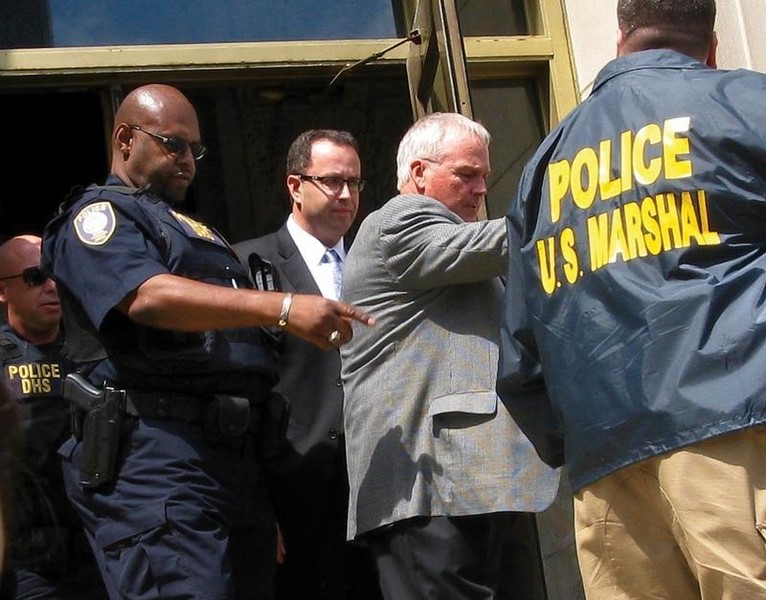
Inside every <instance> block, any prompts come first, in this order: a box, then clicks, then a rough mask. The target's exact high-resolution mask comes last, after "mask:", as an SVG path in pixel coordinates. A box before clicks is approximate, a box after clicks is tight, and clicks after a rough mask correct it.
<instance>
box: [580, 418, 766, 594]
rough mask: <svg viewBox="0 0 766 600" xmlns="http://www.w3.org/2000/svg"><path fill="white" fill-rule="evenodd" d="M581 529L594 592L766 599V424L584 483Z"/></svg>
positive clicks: (588, 583)
mask: <svg viewBox="0 0 766 600" xmlns="http://www.w3.org/2000/svg"><path fill="white" fill-rule="evenodd" d="M575 536H576V540H577V553H578V561H579V563H580V572H581V574H582V578H583V585H584V587H585V592H586V596H587V598H588V600H622V599H625V600H628V599H629V600H643V599H647V600H649V599H652V600H658V599H665V598H666V599H668V600H687V599H688V600H699V599H702V600H755V599H764V598H766V427H764V426H759V427H754V428H751V429H745V430H741V431H737V432H734V433H729V434H725V435H722V436H718V437H715V438H712V439H709V440H706V441H703V442H699V443H697V444H693V445H691V446H686V447H684V448H681V449H679V450H675V451H672V452H668V453H666V454H662V455H660V456H656V457H654V458H651V459H648V460H645V461H642V462H640V463H637V464H635V465H631V466H629V467H626V468H624V469H621V470H619V471H616V472H615V473H612V474H611V475H608V476H606V477H604V478H603V479H600V480H598V481H596V482H595V483H592V484H590V485H588V486H586V487H584V488H582V489H581V490H579V491H578V493H577V494H576V495H575Z"/></svg>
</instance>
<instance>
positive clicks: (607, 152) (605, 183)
mask: <svg viewBox="0 0 766 600" xmlns="http://www.w3.org/2000/svg"><path fill="white" fill-rule="evenodd" d="M598 161H599V166H598V186H599V192H600V193H601V199H602V200H606V199H608V198H614V197H615V196H618V195H619V194H620V192H621V191H622V190H621V182H620V179H610V177H611V176H612V140H601V142H600V143H599V145H598Z"/></svg>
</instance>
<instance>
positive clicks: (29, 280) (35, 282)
mask: <svg viewBox="0 0 766 600" xmlns="http://www.w3.org/2000/svg"><path fill="white" fill-rule="evenodd" d="M17 277H21V279H22V281H23V282H24V284H25V285H26V286H27V287H38V286H41V285H42V284H44V283H45V282H46V281H48V276H47V275H46V274H45V273H43V270H42V269H41V268H40V267H27V268H26V269H24V270H23V271H22V272H21V273H19V274H18V275H8V277H0V281H5V280H6V279H16V278H17Z"/></svg>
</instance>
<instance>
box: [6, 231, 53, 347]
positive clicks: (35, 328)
mask: <svg viewBox="0 0 766 600" xmlns="http://www.w3.org/2000/svg"><path fill="white" fill-rule="evenodd" d="M40 242H41V240H40V238H39V237H37V236H34V235H20V236H17V237H14V238H11V239H10V240H8V241H7V242H5V243H4V244H3V245H2V246H0V303H3V304H5V306H6V309H7V313H8V324H9V325H10V326H11V329H13V330H14V331H15V332H16V333H17V334H19V335H20V336H21V337H22V338H24V339H25V340H27V341H28V342H30V343H32V344H35V345H39V344H48V343H51V342H53V341H54V340H55V339H56V337H57V336H58V332H59V324H60V321H61V305H60V304H59V298H58V292H57V290H56V284H55V283H54V282H53V280H52V279H47V278H45V277H42V276H39V273H38V272H36V271H34V270H35V269H39V267H40ZM29 269H32V271H31V272H30V271H29ZM25 271H27V275H26V276H25V274H24V272H25Z"/></svg>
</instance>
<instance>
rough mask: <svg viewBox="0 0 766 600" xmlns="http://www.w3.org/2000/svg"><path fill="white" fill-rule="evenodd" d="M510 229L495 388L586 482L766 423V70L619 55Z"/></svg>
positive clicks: (650, 54)
mask: <svg viewBox="0 0 766 600" xmlns="http://www.w3.org/2000/svg"><path fill="white" fill-rule="evenodd" d="M507 224H508V235H509V247H510V252H511V260H510V263H509V273H508V288H507V293H506V294H507V295H506V308H505V315H504V321H503V327H502V334H501V355H500V368H499V375H498V393H499V394H500V396H501V398H502V399H503V401H504V402H505V403H506V405H507V406H508V408H509V409H510V411H511V412H512V414H513V416H514V418H515V419H516V421H517V423H518V424H519V425H520V427H521V428H522V429H523V430H524V432H525V433H526V434H527V436H528V437H529V438H530V440H531V441H532V443H533V444H534V445H535V447H536V449H537V451H538V452H539V453H540V455H541V457H542V458H543V459H544V460H545V461H546V462H548V463H549V464H550V465H552V466H558V465H561V464H563V463H564V462H566V464H567V465H568V469H569V475H570V479H571V482H572V487H573V488H574V489H575V490H577V489H578V488H581V487H582V486H584V485H587V484H588V483H590V482H592V481H594V480H596V479H598V478H600V477H603V476H605V475H607V474H609V473H611V472H613V471H615V470H617V469H620V468H621V467H624V466H627V465H630V464H632V463H635V462H638V461H640V460H643V459H645V458H649V457H652V456H655V455H658V454H661V453H663V452H666V451H668V450H672V449H675V448H678V447H681V446H684V445H686V444H692V443H694V442H697V441H700V440H703V439H706V438H709V437H712V436H715V435H719V434H723V433H726V432H730V431H735V430H739V429H742V428H745V427H750V426H753V425H758V424H761V423H764V422H765V421H766V307H765V306H764V302H766V75H762V74H759V73H753V72H750V71H744V70H738V71H723V70H715V69H711V68H709V67H707V66H705V65H704V64H702V63H700V62H698V61H696V60H694V59H692V58H690V57H687V56H684V55H682V54H678V53H676V52H673V51H669V50H649V51H644V52H639V53H634V54H631V55H628V56H625V57H622V58H619V59H616V60H613V61H612V62H610V63H609V64H608V65H607V66H606V67H605V68H604V69H603V70H602V71H601V73H600V74H599V75H598V77H597V79H596V82H595V85H594V89H593V93H592V95H591V96H590V97H589V98H588V99H587V100H585V101H584V102H583V103H582V104H581V105H580V106H579V107H578V108H577V109H576V110H575V111H573V113H572V114H571V115H569V116H568V117H567V118H566V119H565V120H564V121H563V122H562V123H561V124H560V125H559V126H558V127H557V128H556V129H555V130H554V131H553V132H552V133H551V134H550V135H549V136H548V137H547V138H546V140H545V141H544V142H543V144H542V145H541V147H540V148H539V149H538V151H537V152H536V154H535V155H534V157H533V158H532V160H531V161H530V162H529V164H528V165H527V166H526V168H525V170H524V174H523V176H522V181H521V184H520V187H519V193H518V197H517V199H516V202H515V203H514V205H513V207H512V208H511V211H510V213H509V215H508V217H507Z"/></svg>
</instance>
